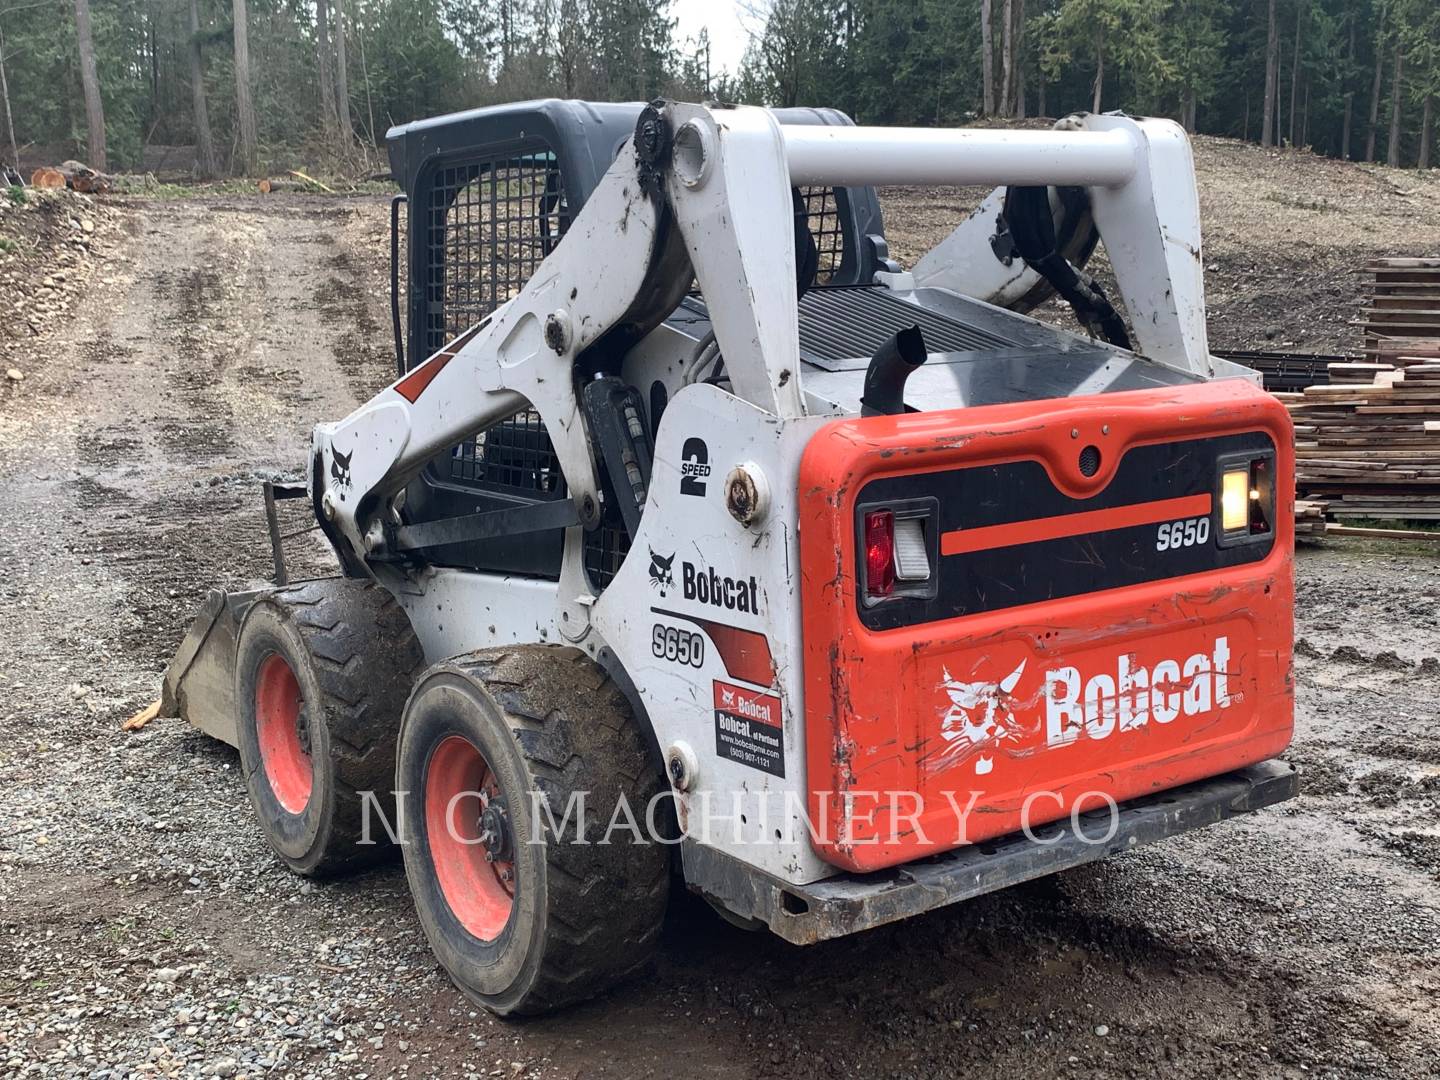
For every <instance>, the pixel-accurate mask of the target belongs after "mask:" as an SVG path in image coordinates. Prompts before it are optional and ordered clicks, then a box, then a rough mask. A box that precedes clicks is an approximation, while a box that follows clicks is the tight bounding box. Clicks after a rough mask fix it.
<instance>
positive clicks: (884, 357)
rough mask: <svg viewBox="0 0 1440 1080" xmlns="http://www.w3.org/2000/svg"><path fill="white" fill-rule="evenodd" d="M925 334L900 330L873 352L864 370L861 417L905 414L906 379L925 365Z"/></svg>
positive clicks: (918, 328)
mask: <svg viewBox="0 0 1440 1080" xmlns="http://www.w3.org/2000/svg"><path fill="white" fill-rule="evenodd" d="M928 355H929V353H928V352H927V351H926V349H925V335H924V334H922V333H921V332H920V327H918V326H911V327H909V328H908V329H905V330H901V331H900V332H899V333H897V334H896V335H895V336H894V337H892V338H891V339H890V340H889V341H887V342H886V343H885V344H884V345H881V346H880V348H878V349H876V350H875V355H874V356H872V357H871V358H870V366H869V367H868V368H866V369H865V392H864V394H863V395H862V396H861V398H860V415H861V416H894V415H896V414H897V413H903V412H904V411H905V380H906V379H908V378H910V376H911V374H913V373H914V371H915V369H916V368H918V367H919V366H920V365H921V364H923V363H925V360H926V358H927V357H928Z"/></svg>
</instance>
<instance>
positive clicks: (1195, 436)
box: [799, 380, 1294, 871]
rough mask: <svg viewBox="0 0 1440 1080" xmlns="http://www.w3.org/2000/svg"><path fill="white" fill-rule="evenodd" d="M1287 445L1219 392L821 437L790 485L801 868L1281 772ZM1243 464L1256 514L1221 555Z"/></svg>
mask: <svg viewBox="0 0 1440 1080" xmlns="http://www.w3.org/2000/svg"><path fill="white" fill-rule="evenodd" d="M1292 441H1293V436H1292V431H1291V427H1290V421H1289V418H1288V417H1287V415H1286V413H1285V410H1284V407H1283V406H1281V405H1280V404H1279V403H1278V402H1277V401H1276V400H1275V399H1274V398H1273V397H1271V396H1270V395H1269V394H1266V393H1264V392H1263V391H1261V390H1259V389H1258V388H1256V387H1253V386H1251V385H1250V384H1248V383H1246V382H1244V381H1242V380H1225V381H1220V382H1214V383H1207V384H1196V385H1191V386H1185V387H1180V388H1167V389H1163V390H1144V391H1136V392H1128V393H1114V394H1106V395H1103V396H1096V397H1084V398H1070V399H1063V400H1055V401H1049V402H1040V403H1033V402H1032V403H1026V404H1014V405H997V406H987V407H981V408H970V409H958V410H953V411H946V412H931V413H912V414H908V415H902V416H883V417H869V418H859V419H848V420H840V421H836V422H835V423H833V424H830V425H828V426H826V427H825V428H823V429H821V430H820V431H819V432H818V433H817V434H816V435H815V437H814V438H813V439H812V440H811V442H810V443H809V445H808V446H807V448H806V452H805V455H804V458H803V461H802V463H801V470H800V486H799V494H800V553H801V566H802V579H801V602H802V607H803V624H804V658H805V660H804V663H805V717H806V740H807V746H806V755H807V764H808V769H809V776H808V787H809V799H810V813H811V821H812V827H813V829H814V831H815V835H816V840H815V846H816V848H817V850H818V852H819V853H820V855H821V856H822V857H823V858H825V859H826V860H827V861H829V862H831V863H833V864H835V865H837V866H841V867H844V868H846V869H849V870H855V871H868V870H875V869H879V868H882V867H886V866H892V865H895V864H897V863H901V862H906V861H909V860H911V859H915V858H919V857H922V856H924V855H927V854H936V853H938V852H940V851H944V850H947V849H950V848H953V847H956V846H959V845H960V844H963V843H979V842H983V841H984V840H986V839H987V838H990V837H994V836H998V835H1002V834H1005V833H1009V832H1013V831H1015V830H1017V829H1019V828H1021V827H1022V826H1024V825H1027V824H1028V825H1030V826H1039V825H1042V824H1044V823H1045V822H1047V821H1051V820H1055V819H1058V818H1060V817H1062V816H1067V815H1069V814H1070V813H1071V812H1072V810H1075V811H1089V810H1095V809H1100V810H1103V809H1104V806H1105V802H1106V800H1107V799H1113V800H1115V801H1117V802H1119V801H1124V800H1126V799H1131V798H1134V797H1137V796H1140V795H1143V794H1148V793H1152V792H1155V791H1158V790H1162V789H1165V788H1170V787H1174V786H1177V785H1180V784H1184V783H1188V782H1190V781H1193V780H1197V779H1200V778H1203V777H1207V776H1212V775H1216V774H1218V773H1222V772H1226V771H1228V770H1231V769H1234V768H1238V767H1240V766H1242V765H1247V764H1251V763H1254V762H1257V761H1261V760H1264V759H1266V758H1269V757H1273V756H1274V755H1275V754H1277V753H1279V752H1280V751H1281V750H1283V749H1284V748H1285V747H1286V746H1287V745H1288V744H1289V741H1290V733H1291V727H1292V713H1293V708H1292V691H1291V678H1290V663H1291V646H1292V641H1293V584H1292V560H1293V544H1294V534H1293V533H1294V530H1293V514H1294V508H1293V502H1294V494H1293V493H1294V471H1293V470H1294V464H1293V453H1292ZM1246 462H1251V463H1253V465H1252V468H1253V469H1254V470H1255V471H1254V473H1253V474H1252V475H1253V476H1258V477H1261V478H1262V479H1261V480H1259V481H1256V483H1257V484H1269V485H1270V486H1271V487H1270V492H1273V494H1270V493H1268V492H1267V496H1266V497H1267V498H1271V499H1272V502H1271V503H1270V504H1268V505H1264V506H1262V504H1261V503H1259V502H1257V503H1256V504H1255V505H1257V506H1262V512H1260V513H1261V516H1260V517H1256V518H1254V519H1253V520H1252V521H1251V525H1250V527H1249V528H1248V529H1244V528H1242V529H1241V530H1240V531H1239V532H1238V533H1237V532H1236V531H1235V530H1233V529H1232V530H1231V531H1230V532H1229V533H1228V534H1227V532H1226V531H1225V530H1224V529H1223V528H1222V514H1221V502H1222V497H1221V479H1220V477H1221V474H1222V472H1225V471H1227V470H1228V471H1232V472H1233V471H1234V470H1235V469H1237V468H1242V467H1244V463H1246ZM1267 470H1268V471H1267ZM1247 494H1248V493H1247ZM875 512H879V513H881V514H882V518H881V519H880V520H881V521H882V522H883V515H884V514H886V513H888V514H890V515H891V523H892V527H893V526H894V523H895V522H905V521H910V522H912V523H911V524H909V525H905V526H902V528H903V529H904V530H905V534H906V536H907V538H908V539H909V541H910V550H909V558H908V559H907V570H909V571H910V576H911V579H912V580H910V581H898V580H897V581H895V582H894V584H893V587H892V589H891V592H890V594H889V595H888V596H884V597H881V598H874V597H869V596H867V593H868V591H869V585H868V581H867V574H868V570H867V568H866V562H865V559H866V550H865V549H866V546H867V534H866V519H867V516H868V515H870V514H872V513H875ZM916 521H918V522H919V526H918V527H917V525H916V524H914V522H916ZM877 527H878V526H877ZM917 538H919V541H920V542H921V546H922V547H923V549H924V553H925V558H924V560H923V565H924V566H925V567H927V568H928V570H929V571H930V576H929V578H927V579H926V580H925V581H919V580H916V574H915V572H914V569H913V568H914V566H915V565H917V562H916V556H917V552H916V547H915V545H916V542H917ZM877 575H879V571H877ZM882 587H883V586H882Z"/></svg>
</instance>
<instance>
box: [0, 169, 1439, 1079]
mask: <svg viewBox="0 0 1440 1080" xmlns="http://www.w3.org/2000/svg"><path fill="white" fill-rule="evenodd" d="M111 205H112V207H114V215H115V220H114V223H113V228H112V229H110V230H109V231H108V232H106V239H105V240H104V241H103V243H98V244H97V258H99V259H101V260H103V270H102V271H99V272H93V273H90V274H89V275H88V277H87V278H86V285H85V288H84V289H83V290H82V291H80V292H78V293H77V294H76V299H75V302H74V303H72V304H71V305H70V306H69V308H68V310H67V311H65V312H63V313H62V314H61V315H60V316H57V317H55V318H53V319H51V320H49V321H48V322H46V323H44V324H43V325H42V326H41V327H40V329H39V332H38V334H29V336H27V337H19V336H17V335H18V334H19V333H21V331H19V330H16V329H14V324H13V323H12V324H7V330H6V331H5V333H6V334H7V335H9V336H7V338H6V339H5V340H4V341H0V345H3V346H4V347H5V348H6V350H7V352H6V359H7V362H10V363H14V362H16V358H17V357H20V358H23V362H24V364H25V369H26V370H25V376H26V377H25V378H24V380H23V382H21V383H19V384H9V385H6V386H4V387H0V470H3V476H4V477H5V483H4V484H3V485H0V521H3V522H4V528H3V529H0V567H3V568H4V574H3V576H0V635H3V637H0V640H3V641H4V642H5V659H4V661H3V664H0V685H3V686H4V687H5V689H6V691H7V692H6V696H5V699H4V702H3V704H0V717H3V720H0V723H3V728H0V730H3V731H4V733H5V736H6V737H5V738H4V739H3V740H0V784H3V790H4V791H5V792H6V793H7V797H6V798H4V799H3V800H0V1072H3V1073H5V1074H6V1075H17V1076H42V1075H43V1076H95V1077H104V1076H127V1075H145V1074H159V1075H172V1074H205V1075H214V1076H222V1077H228V1076H237V1075H250V1076H256V1075H272V1074H273V1075H276V1076H282V1075H293V1076H316V1075H344V1076H350V1075H354V1076H367V1075H368V1076H376V1077H379V1076H398V1075H409V1076H429V1075H436V1076H442V1075H443V1076H500V1077H522V1076H523V1077H532V1076H533V1077H552V1076H553V1077H596V1076H615V1077H645V1076H653V1077H666V1076H670V1075H674V1074H675V1073H677V1072H679V1071H680V1070H682V1069H683V1070H685V1071H686V1072H687V1073H690V1074H693V1075H700V1076H705V1077H715V1078H730V1077H735V1078H740V1077H797V1078H809V1077H816V1078H819V1077H829V1076H836V1075H874V1076H897V1077H942V1076H957V1075H968V1074H979V1075H992V1076H993V1075H998V1076H1052V1075H1059V1076H1075V1077H1111V1076H1117V1075H1123V1076H1151V1075H1157V1074H1164V1075H1167V1076H1179V1077H1200V1076H1212V1075H1217V1074H1224V1075H1236V1076H1266V1077H1272V1076H1273V1077H1301V1076H1317V1077H1372V1076H1388V1077H1425V1076H1435V1075H1437V1066H1436V1064H1435V1063H1436V1061H1437V1060H1440V1013H1437V1010H1436V1009H1435V1001H1436V1000H1437V993H1440V729H1437V726H1436V714H1435V707H1434V701H1435V699H1436V697H1437V695H1440V562H1437V561H1436V555H1437V552H1436V550H1434V549H1433V548H1432V547H1431V546H1429V545H1421V546H1415V547H1407V548H1403V549H1400V548H1394V549H1389V548H1379V547H1367V546H1363V545H1360V544H1357V543H1355V542H1353V541H1352V542H1348V543H1341V542H1331V543H1330V544H1328V545H1327V546H1316V547H1309V548H1306V549H1304V550H1302V552H1301V553H1300V557H1299V560H1298V587H1299V597H1298V599H1299V615H1298V618H1299V626H1298V631H1297V632H1298V635H1299V638H1300V643H1299V646H1298V650H1297V651H1298V654H1299V655H1298V658H1297V662H1296V691H1297V706H1298V708H1297V727H1296V737H1295V745H1294V747H1293V748H1292V750H1291V751H1290V753H1289V755H1288V756H1289V757H1290V758H1291V760H1293V761H1295V762H1296V763H1297V764H1299V765H1300V766H1301V767H1302V768H1303V769H1304V771H1305V793H1304V794H1303V795H1302V796H1301V797H1300V798H1299V799H1297V800H1295V801H1294V802H1292V803H1289V804H1286V805H1284V806H1282V807H1278V808H1275V809H1272V810H1269V811H1266V812H1263V813H1261V814H1259V815H1256V816H1254V817H1253V818H1250V819H1248V820H1243V821H1237V822H1232V823H1229V824H1226V825H1222V826H1217V827H1214V828H1212V829H1209V830H1205V831H1202V832H1200V833H1196V834H1190V835H1188V836H1185V837H1181V838H1178V839H1175V840H1171V841H1169V842H1166V843H1163V844H1160V845H1158V846H1155V847H1152V848H1149V849H1144V850H1141V851H1138V852H1135V853H1132V854H1129V855H1126V856H1123V857H1119V858H1115V859H1112V860H1110V861H1108V862H1106V863H1104V864H1100V865H1096V866H1091V867H1087V868H1084V869H1080V870H1076V871H1072V872H1070V873H1067V874H1064V875H1061V876H1058V877H1055V878H1052V879H1049V880H1045V881H1041V882H1037V883H1034V884H1032V885H1029V886H1024V887H1021V888H1017V889H1012V890H1009V891H1007V892H1004V893H1000V894H997V895H992V896H990V897H987V898H984V899H982V900H978V901H975V902H972V903H969V904H966V905H963V906H960V907H956V908H952V909H948V910H944V911H940V912H936V913H934V914H932V915H929V916H927V917H924V918H919V919H916V920H912V921H910V922H908V923H905V924H901V925H898V926H894V927H888V928H883V929H880V930H877V931H873V932H870V933H868V934H864V935H860V936H857V937H854V938H851V939H848V940H841V941H835V942H830V943H827V944H824V945H821V946H815V947H811V948H808V949H801V948H796V947H792V946H789V945H786V944H784V943H783V942H781V941H779V940H778V939H775V938H772V937H770V936H768V935H763V934H746V933H744V932H742V931H740V930H737V929H735V928H732V927H730V926H729V925H727V924H725V923H723V922H721V921H720V920H719V919H718V918H716V917H715V916H714V915H712V914H711V913H710V912H709V911H708V910H707V909H705V908H704V907H703V905H700V904H697V903H695V902H691V901H688V900H687V901H683V902H681V903H678V904H676V905H675V909H674V911H673V913H672V916H671V918H670V920H669V922H668V924H667V928H666V934H665V938H664V943H663V947H662V950H661V954H660V956H659V959H658V960H657V962H656V964H655V965H654V968H653V970H651V971H650V972H649V973H648V974H646V975H645V976H643V977H642V978H640V979H639V980H637V981H635V982H633V983H631V984H629V985H627V986H625V987H623V988H621V989H619V990H618V991H616V992H614V993H612V994H611V995H609V996H608V997H606V998H604V999H602V1000H599V1001H595V1002H593V1003H590V1004H587V1005H584V1006H582V1007H579V1008H576V1009H573V1010H571V1011H569V1012H566V1013H564V1014H562V1015H559V1016H555V1017H551V1018H545V1019H541V1020H535V1021H529V1022H524V1023H507V1022H501V1021H497V1020H495V1019H493V1018H491V1017H489V1016H488V1015H486V1014H483V1013H482V1014H477V1012H476V1011H475V1010H474V1009H473V1008H472V1007H471V1006H469V1005H468V1004H467V1003H466V1002H465V1001H464V999H462V998H461V997H460V995H459V994H458V993H457V992H456V991H455V990H453V989H452V987H451V986H450V984H449V983H448V981H447V980H446V978H445V977H444V975H443V973H442V972H441V971H440V970H439V969H438V967H437V966H436V964H435V962H434V961H433V960H432V958H431V955H430V953H429V951H428V948H427V947H426V944H425V941H424V939H423V936H422V935H421V932H420V929H419V926H418V925H417V923H416V920H415V918H414V915H413V911H412V908H411V906H410V901H409V898H408V896H407V893H406V887H405V880H404V875H403V873H402V871H401V870H400V868H399V867H398V865H392V866H388V867H383V868H381V869H378V870H375V871H372V872H369V873H367V874H365V875H363V876H361V877H358V878H353V879H349V880H342V881H337V882H325V883H309V882H303V881H301V880H299V879H296V878H294V877H292V876H290V875H289V874H287V873H286V872H285V871H283V870H282V869H281V867H280V865H279V863H278V862H277V861H276V859H275V858H273V857H272V855H271V854H270V852H269V851H268V849H267V848H266V846H265V843H264V841H263V840H262V839H261V837H260V834H259V832H258V831H257V829H256V828H255V827H254V825H253V824H252V823H251V820H250V815H249V808H248V803H247V799H246V795H245V790H244V784H243V782H242V780H241V777H240V773H239V767H238V758H237V756H236V755H235V753H233V752H232V751H231V750H229V749H228V748H226V747H224V746H221V745H218V744H216V743H214V742H212V741H210V740H208V739H206V738H204V737H202V736H200V735H198V734H195V733H192V732H190V731H189V730H187V729H186V727H185V726H184V725H183V724H182V723H180V722H179V721H171V720H161V721H157V722H155V723H154V724H152V725H150V726H149V727H148V728H146V729H145V730H144V731H142V732H140V733H138V734H123V733H121V732H120V731H119V730H118V728H119V723H120V721H121V720H123V719H124V718H125V717H126V716H128V715H129V714H130V713H132V712H134V711H135V710H136V709H138V708H140V707H141V706H143V705H144V704H146V703H147V702H149V701H150V700H151V699H152V698H153V697H154V696H155V694H156V691H157V687H158V684H159V680H160V676H161V673H162V671H163V669H164V665H165V663H166V661H167V660H168V658H169V656H170V653H171V651H172V650H173V648H174V647H175V645H176V643H177V642H178V640H179V638H180V636H181V635H182V633H183V632H184V629H185V627H186V625H187V623H188V621H189V619H190V617H191V615H192V614H193V612H194V611H195V609H196V607H197V606H198V604H199V602H200V601H201V599H202V598H203V597H204V595H205V592H206V590H207V589H208V588H209V587H211V586H222V587H239V586H243V585H246V584H249V583H251V582H258V581H259V580H261V579H263V578H264V576H265V575H266V574H267V573H268V570H269V552H268V544H267V542H266V539H265V535H264V526H263V517H262V514H261V510H260V501H259V491H258V485H259V481H260V480H261V479H263V478H265V477H269V476H274V475H290V476H293V475H295V474H296V470H297V468H298V466H299V463H300V462H301V460H302V455H303V452H304V448H305V446H306V445H307V440H308V432H309V429H310V427H311V425H312V424H314V423H315V422H316V421H318V420H321V419H329V418H333V417H336V416H339V415H341V414H343V413H344V412H345V411H347V410H348V409H349V408H351V407H353V405H354V404H355V403H357V402H358V401H360V400H362V399H363V398H365V397H367V396H368V395H369V394H370V393H372V392H373V391H374V390H375V389H377V388H378V387H379V386H381V385H383V383H384V382H385V381H386V380H387V379H388V378H390V376H391V370H392V364H393V360H392V358H391V354H390V350H389V328H388V312H387V310H386V292H385V290H386V282H385V272H384V261H383V260H384V258H385V253H386V251H387V245H386V243H385V236H386V222H385V209H384V202H383V200H380V199H358V200H330V199H319V198H306V197H303V196H283V197H270V198H268V199H265V200H260V199H241V198H233V199H226V198H219V199H194V200H189V201H176V202H153V203H145V202H135V203H128V204H125V203H115V204H111ZM1429 212H1430V213H1433V212H1434V211H1433V206H1432V209H1431V210H1430V211H1429ZM1337 220H1338V217H1337ZM103 231H105V230H102V232H103ZM1214 246H1222V245H1219V244H1218V243H1217V244H1216V245H1214ZM1434 246H1440V244H1437V245H1434ZM1217 257H1222V258H1223V256H1217ZM1353 261H1354V260H1353V259H1352V265H1353ZM4 269H5V267H4V265H3V264H0V282H3V281H4V280H5V279H4V277H3V271H4ZM1271 287H1272V288H1274V289H1276V290H1279V289H1280V288H1281V286H1280V284H1279V283H1272V285H1271ZM1297 295H1301V296H1302V299H1300V300H1297V301H1295V302H1294V303H1293V304H1292V306H1293V307H1295V308H1296V309H1297V310H1299V309H1301V308H1302V307H1303V306H1304V305H1307V304H1308V305H1311V306H1310V307H1308V308H1305V310H1309V311H1311V312H1312V313H1313V312H1314V311H1315V306H1314V305H1315V304H1316V303H1317V301H1320V300H1323V298H1324V296H1325V295H1326V294H1325V292H1324V290H1323V289H1321V290H1317V291H1314V292H1305V293H1303V294H1297ZM4 299H5V298H3V297H0V307H3V306H4ZM1236 310H1239V309H1236ZM1274 310H1275V311H1276V312H1277V313H1278V312H1281V311H1282V307H1281V306H1277V307H1275V308H1274ZM1275 317H1276V318H1277V319H1278V318H1280V317H1281V316H1280V314H1277V315H1276V316H1275ZM1284 317H1285V318H1287V319H1288V318H1290V316H1289V315H1288V314H1285V316H1284ZM1295 318H1296V319H1297V320H1300V321H1303V319H1301V316H1298V315H1297V316H1296V317H1295ZM26 333H28V331H27V332H26ZM1327 340H1328V339H1327ZM296 543H297V544H298V545H299V546H300V547H301V548H303V549H304V552H305V553H306V557H307V558H308V559H309V560H310V561H311V562H312V563H313V564H314V565H319V564H320V549H319V547H318V545H317V544H316V543H315V541H314V538H313V537H311V538H309V539H303V538H302V539H301V540H298V541H297V542H296Z"/></svg>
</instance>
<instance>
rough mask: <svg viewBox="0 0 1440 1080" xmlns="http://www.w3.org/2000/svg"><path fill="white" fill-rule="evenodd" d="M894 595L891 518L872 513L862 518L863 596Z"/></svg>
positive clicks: (876, 512) (893, 532)
mask: <svg viewBox="0 0 1440 1080" xmlns="http://www.w3.org/2000/svg"><path fill="white" fill-rule="evenodd" d="M894 591H895V515H894V514H892V513H891V512H890V511H889V510H872V511H870V512H869V513H868V514H866V515H865V595H866V596H872V597H882V596H889V595H890V594H891V593H892V592H894Z"/></svg>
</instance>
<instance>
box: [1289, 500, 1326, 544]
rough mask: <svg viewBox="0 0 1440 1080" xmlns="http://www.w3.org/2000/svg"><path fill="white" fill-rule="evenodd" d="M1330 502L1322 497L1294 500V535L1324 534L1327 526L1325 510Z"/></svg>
mask: <svg viewBox="0 0 1440 1080" xmlns="http://www.w3.org/2000/svg"><path fill="white" fill-rule="evenodd" d="M1329 506H1330V504H1329V503H1328V502H1325V501H1324V500H1323V499H1296V500H1295V535H1296V536H1324V535H1325V530H1326V528H1327V527H1328V526H1327V525H1326V522H1325V511H1326V510H1327V509H1328V508H1329Z"/></svg>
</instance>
